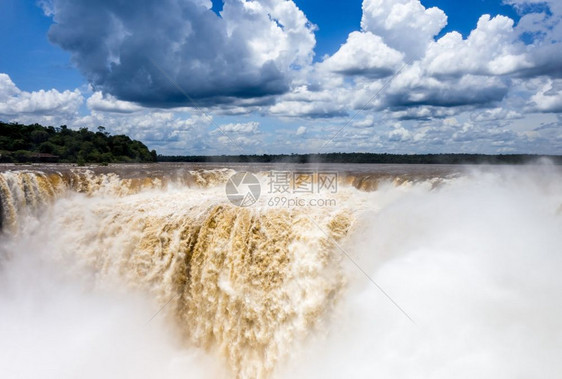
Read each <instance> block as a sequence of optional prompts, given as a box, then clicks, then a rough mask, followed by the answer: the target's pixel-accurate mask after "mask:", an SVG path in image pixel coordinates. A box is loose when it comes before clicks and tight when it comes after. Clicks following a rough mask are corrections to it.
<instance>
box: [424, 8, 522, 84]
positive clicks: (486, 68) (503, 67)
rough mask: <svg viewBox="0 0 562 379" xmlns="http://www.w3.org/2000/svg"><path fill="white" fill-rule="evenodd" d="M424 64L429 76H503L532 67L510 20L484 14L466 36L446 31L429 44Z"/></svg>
mask: <svg viewBox="0 0 562 379" xmlns="http://www.w3.org/2000/svg"><path fill="white" fill-rule="evenodd" d="M423 65H424V66H425V67H426V69H427V73H428V75H432V76H435V75H467V74H473V75H505V74H509V73H513V72H516V71H517V70H520V69H522V68H528V67H530V66H531V62H529V60H528V59H527V56H526V50H525V47H524V45H523V43H522V42H520V41H519V40H518V36H517V34H516V33H515V32H514V30H513V20H511V19H510V18H508V17H504V16H496V17H494V18H492V19H491V18H490V16H489V15H483V16H482V17H480V19H479V20H478V24H477V26H476V29H474V30H473V31H472V32H471V33H470V35H469V36H468V38H467V39H463V38H462V36H461V35H460V34H459V33H458V32H451V33H447V34H446V35H444V36H443V37H441V38H440V39H439V40H438V41H437V42H433V43H431V44H429V46H428V49H427V52H426V55H425V58H424V60H423Z"/></svg>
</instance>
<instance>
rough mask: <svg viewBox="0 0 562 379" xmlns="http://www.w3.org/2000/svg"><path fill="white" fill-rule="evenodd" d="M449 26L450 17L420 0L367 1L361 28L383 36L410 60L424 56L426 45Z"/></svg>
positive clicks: (389, 44)
mask: <svg viewBox="0 0 562 379" xmlns="http://www.w3.org/2000/svg"><path fill="white" fill-rule="evenodd" d="M445 25H447V15H445V13H444V12H443V11H442V10H441V9H439V8H436V7H433V8H425V7H424V6H423V5H422V4H421V3H420V1H419V0H364V1H363V17H362V19H361V28H362V29H363V30H364V31H369V32H372V33H373V34H375V35H379V36H381V37H382V39H383V40H384V42H385V43H386V44H387V45H388V46H390V47H392V48H394V49H396V50H398V51H401V52H404V53H405V54H406V56H407V57H408V59H415V58H420V57H422V56H423V54H424V52H425V49H426V47H427V45H428V44H429V43H430V42H432V41H433V38H434V37H435V36H436V35H437V34H438V33H439V32H440V31H441V29H443V27H445Z"/></svg>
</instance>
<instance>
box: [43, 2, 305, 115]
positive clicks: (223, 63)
mask: <svg viewBox="0 0 562 379" xmlns="http://www.w3.org/2000/svg"><path fill="white" fill-rule="evenodd" d="M46 4H47V3H46ZM210 7H211V2H210V1H201V0H182V1H178V0H138V1H135V2H125V3H120V2H114V1H105V2H95V1H87V0H79V1H76V0H50V1H49V3H48V4H47V5H44V9H45V10H46V12H47V13H48V14H52V15H53V18H54V21H55V22H54V23H53V25H52V26H51V28H50V30H49V39H50V40H51V42H53V43H55V44H57V45H59V46H60V47H62V48H63V49H65V50H66V51H69V52H70V53H71V54H72V59H73V62H74V63H75V64H76V65H77V67H78V69H79V70H80V71H81V72H82V73H83V74H84V75H85V76H86V78H87V79H88V80H89V82H90V83H91V84H92V85H94V87H95V88H96V90H101V91H102V92H103V93H104V94H111V95H112V96H115V97H116V98H117V99H119V100H123V101H130V102H135V103H138V104H141V105H144V106H150V107H155V108H159V107H178V106H185V105H190V106H193V105H194V104H193V103H194V102H193V101H192V100H195V103H196V104H197V105H198V106H200V107H201V106H212V105H216V104H231V103H235V102H236V101H237V100H239V99H247V98H261V97H265V96H270V95H277V94H280V93H284V92H287V91H288V90H289V89H290V84H291V82H292V79H293V76H294V75H296V72H298V70H297V69H295V67H298V66H305V65H309V64H310V63H311V62H312V57H313V48H314V45H315V37H314V32H313V31H314V28H315V27H314V26H313V25H312V24H310V23H309V22H308V20H307V18H306V16H305V15H304V13H303V12H302V11H301V10H299V9H298V7H297V6H296V5H295V3H294V2H293V1H291V0H263V1H245V0H226V1H225V2H224V7H223V10H222V12H221V17H218V16H217V15H216V14H215V13H214V12H213V11H212V10H211V9H210ZM147 26H150V27H147Z"/></svg>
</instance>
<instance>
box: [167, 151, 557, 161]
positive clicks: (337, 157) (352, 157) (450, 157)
mask: <svg viewBox="0 0 562 379" xmlns="http://www.w3.org/2000/svg"><path fill="white" fill-rule="evenodd" d="M543 157H544V158H548V159H550V160H551V161H553V162H554V163H557V164H562V156H559V155H555V156H539V155H529V154H507V155H484V154H376V153H327V154H291V155H285V154H277V155H269V154H264V155H221V156H201V155H199V156H163V155H160V156H158V161H159V162H217V163H218V162H224V163H234V162H240V163H281V162H282V163H405V164H483V163H488V164H522V163H528V162H532V161H536V160H537V159H539V158H543Z"/></svg>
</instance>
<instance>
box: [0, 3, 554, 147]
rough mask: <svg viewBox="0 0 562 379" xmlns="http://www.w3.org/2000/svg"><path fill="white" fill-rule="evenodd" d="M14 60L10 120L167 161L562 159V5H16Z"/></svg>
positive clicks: (5, 31) (8, 82) (4, 64)
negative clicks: (274, 156) (130, 145)
mask: <svg viewBox="0 0 562 379" xmlns="http://www.w3.org/2000/svg"><path fill="white" fill-rule="evenodd" d="M0 51H1V52H2V53H1V54H0V120H2V121H5V122H22V123H35V122H38V123H41V124H43V125H53V126H59V125H68V126H69V127H71V128H81V127H86V128H89V129H91V130H95V129H96V128H97V126H99V125H103V126H105V127H106V129H107V130H108V131H109V132H111V133H112V134H127V135H129V136H131V137H132V138H135V139H139V140H141V141H143V142H144V143H145V144H146V145H147V146H148V147H149V148H150V149H156V150H157V151H158V153H160V154H166V155H190V154H193V155H213V154H265V153H318V152H334V151H338V152H378V153H532V154H544V153H546V154H562V117H561V115H562V3H561V2H560V1H559V0H545V1H542V0H474V1H465V2H459V1H453V0H423V1H420V0H363V1H361V0H347V1H342V0H323V1H322V0H253V1H250V0H225V1H220V0H213V1H210V0H137V1H113V0H38V1H34V0H2V1H0Z"/></svg>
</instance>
